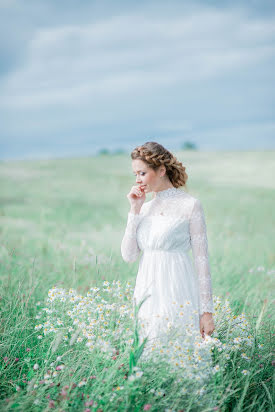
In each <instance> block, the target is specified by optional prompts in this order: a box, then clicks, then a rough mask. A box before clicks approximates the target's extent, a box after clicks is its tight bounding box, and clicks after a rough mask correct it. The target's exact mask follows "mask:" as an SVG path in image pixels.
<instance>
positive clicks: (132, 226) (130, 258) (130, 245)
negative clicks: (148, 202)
mask: <svg viewBox="0 0 275 412" xmlns="http://www.w3.org/2000/svg"><path fill="white" fill-rule="evenodd" d="M141 217H142V216H141V215H140V214H137V215H135V214H134V213H132V212H129V213H128V220H127V225H126V229H125V233H124V236H123V239H122V242H121V248H120V249H121V255H122V258H123V260H124V261H125V262H134V261H135V260H136V259H137V258H138V255H139V253H140V249H139V247H138V244H137V240H136V231H137V225H138V223H139V222H140V219H141Z"/></svg>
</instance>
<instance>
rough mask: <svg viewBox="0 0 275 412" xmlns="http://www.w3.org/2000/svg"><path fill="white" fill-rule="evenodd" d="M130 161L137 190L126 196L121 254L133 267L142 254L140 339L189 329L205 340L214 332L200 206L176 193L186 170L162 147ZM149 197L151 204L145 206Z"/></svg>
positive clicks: (146, 147)
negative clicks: (127, 209) (169, 328)
mask: <svg viewBox="0 0 275 412" xmlns="http://www.w3.org/2000/svg"><path fill="white" fill-rule="evenodd" d="M131 158H132V168H133V172H134V174H135V176H136V183H137V185H135V186H133V187H132V188H131V190H130V192H129V193H128V195H127V198H128V200H129V202H130V205H131V209H130V212H129V213H128V220H127V225H126V230H125V234H124V237H123V239H122V242H121V254H122V257H123V259H124V261H126V262H134V261H135V260H136V259H137V258H138V256H139V254H140V252H141V251H142V252H143V253H142V256H141V259H140V262H139V269H138V274H137V278H136V284H135V289H134V303H135V304H139V303H141V302H142V301H143V302H142V304H141V306H140V309H139V312H138V318H139V319H140V321H141V325H142V326H143V329H142V331H141V335H143V336H144V337H146V336H147V337H148V339H149V340H150V339H152V340H153V339H155V338H160V337H161V336H165V333H166V332H165V330H166V329H165V328H166V327H167V324H169V325H170V326H171V324H174V325H177V328H182V329H184V328H187V327H188V325H191V326H192V327H193V330H196V331H197V332H198V333H200V334H201V336H202V338H203V339H205V335H211V334H212V332H213V331H214V329H215V327H214V322H213V317H212V313H213V299H212V285H211V274H210V267H209V261H208V242H207V234H206V225H205V218H204V212H203V208H202V205H201V202H200V201H199V199H196V198H195V197H193V196H191V195H190V194H189V193H187V192H186V191H183V190H182V189H180V187H181V186H185V184H186V180H187V178H188V175H187V174H186V173H185V167H184V166H183V165H182V163H181V162H179V161H178V160H177V159H176V157H175V156H173V154H172V153H170V152H169V151H168V150H167V149H165V148H164V147H163V146H162V145H160V144H158V143H156V142H147V143H145V144H143V145H142V146H139V147H137V148H135V149H134V150H133V151H132V153H131ZM150 192H153V195H154V196H153V199H152V200H150V201H148V202H146V203H145V199H146V193H150ZM189 250H192V254H193V261H192V259H191V258H190V256H189V254H188V252H189ZM169 325H168V326H169ZM185 330H186V329H185Z"/></svg>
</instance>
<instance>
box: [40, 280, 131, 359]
mask: <svg viewBox="0 0 275 412" xmlns="http://www.w3.org/2000/svg"><path fill="white" fill-rule="evenodd" d="M100 290H101V293H99V291H100ZM132 293H133V289H132V287H131V285H130V283H129V282H127V284H126V288H125V289H124V290H122V288H121V284H120V281H119V280H118V281H113V283H112V285H110V283H109V282H108V281H104V282H103V287H102V289H100V288H98V287H92V288H90V291H89V292H88V293H87V295H86V296H83V295H81V294H78V293H77V291H76V290H74V289H69V291H67V290H65V289H63V288H58V287H56V286H55V287H53V288H51V289H50V290H49V292H48V298H47V302H46V306H45V307H43V308H42V309H41V310H40V312H39V313H38V315H37V317H36V318H37V319H40V318H41V319H43V321H42V322H41V323H39V324H37V325H36V326H35V330H38V331H40V330H41V331H42V332H43V335H44V337H45V336H46V335H49V334H52V335H58V336H59V339H57V342H58V344H59V343H60V340H62V341H63V342H64V343H66V344H67V345H70V346H71V345H74V344H81V343H82V344H84V343H85V345H86V346H87V348H88V349H89V351H93V350H100V351H101V352H102V354H103V356H104V355H105V357H106V358H109V357H110V355H113V354H114V352H115V351H116V350H117V348H118V347H119V346H121V344H122V343H123V346H126V347H127V346H130V345H131V344H132V342H133V339H132V327H131V326H132V319H133V316H134V314H133V311H132V305H131V303H130V302H131V296H132ZM106 299H108V300H106ZM43 312H44V313H43ZM43 335H42V334H41V332H40V334H39V335H38V339H42V338H43Z"/></svg>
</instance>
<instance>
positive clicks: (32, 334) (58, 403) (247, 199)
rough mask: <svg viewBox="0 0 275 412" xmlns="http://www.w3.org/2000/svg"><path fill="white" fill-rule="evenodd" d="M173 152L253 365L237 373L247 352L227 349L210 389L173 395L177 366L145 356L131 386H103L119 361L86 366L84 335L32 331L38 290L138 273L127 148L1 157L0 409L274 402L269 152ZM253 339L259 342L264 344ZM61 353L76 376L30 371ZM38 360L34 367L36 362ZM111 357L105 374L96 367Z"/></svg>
mask: <svg viewBox="0 0 275 412" xmlns="http://www.w3.org/2000/svg"><path fill="white" fill-rule="evenodd" d="M175 155H176V156H177V157H178V159H179V160H181V161H182V163H183V164H184V165H185V166H186V172H187V174H188V176H189V179H188V182H187V189H186V190H187V191H188V192H189V193H190V194H191V195H193V196H195V197H198V198H199V199H200V200H201V202H202V204H203V207H204V211H205V217H206V223H207V234H208V247H209V259H210V267H211V272H212V283H213V293H214V295H215V296H219V297H221V299H226V298H227V299H228V300H229V301H230V305H231V307H232V309H233V311H234V313H235V314H236V316H237V315H239V314H241V313H244V314H245V315H246V316H247V319H248V320H249V322H251V328H252V329H251V334H252V335H253V337H254V338H255V345H254V346H253V347H252V349H251V354H250V356H251V362H246V369H247V370H250V373H249V375H247V376H241V375H240V374H238V368H241V369H242V368H244V367H243V366H242V364H241V363H240V362H245V361H243V360H238V359H239V358H238V357H237V355H236V356H235V355H234V356H235V358H234V362H233V361H232V364H231V367H229V368H227V369H226V371H225V372H224V373H220V374H219V376H218V377H217V375H216V376H215V379H212V381H211V385H210V386H209V388H210V387H211V390H208V391H207V392H206V394H205V395H204V396H203V395H202V396H201V400H200V403H196V402H197V399H196V394H195V393H194V394H192V393H190V392H188V394H183V395H178V393H179V392H178V390H177V389H176V387H175V382H174V381H173V379H174V378H173V375H172V374H171V376H170V377H169V376H167V373H166V371H165V367H164V366H163V368H161V363H160V367H159V370H158V372H157V373H156V372H155V369H154V367H153V366H152V365H148V368H147V369H146V368H145V367H144V368H143V369H142V370H143V372H144V373H143V376H142V377H141V378H140V379H137V380H136V381H135V383H133V382H132V383H131V385H132V386H131V385H130V383H129V386H127V385H126V380H125V379H124V380H122V382H125V384H124V388H123V389H122V390H121V391H119V392H120V393H119V394H118V395H117V396H116V397H111V395H112V393H113V392H114V390H113V389H112V382H114V381H115V382H116V383H115V384H116V385H121V383H119V382H121V380H120V378H121V379H122V377H120V375H119V376H118V375H117V374H119V373H120V369H118V368H117V367H115V366H113V364H111V365H109V363H106V364H105V363H104V362H103V361H102V360H100V356H99V355H97V361H94V362H93V360H89V363H87V364H85V368H84V366H83V362H84V360H85V359H86V360H87V359H88V358H87V356H88V355H85V351H84V349H83V350H82V349H81V348H82V347H80V346H79V347H78V349H74V346H72V347H71V349H70V351H69V353H68V355H67V351H68V349H65V348H63V347H62V345H60V347H59V348H58V350H57V351H56V352H54V353H51V349H52V348H51V341H52V338H51V337H50V336H46V337H45V338H44V339H43V342H42V340H41V341H39V340H37V332H36V331H35V330H34V327H35V325H36V324H37V322H38V321H37V320H36V315H37V313H38V306H39V304H37V302H45V299H46V298H47V296H48V291H49V289H51V288H52V287H53V286H58V287H62V288H64V289H66V290H68V289H69V288H74V289H76V290H77V291H78V293H80V294H86V293H87V291H88V290H89V289H90V288H91V287H95V286H98V285H100V284H102V282H103V281H104V280H107V281H109V282H112V281H113V280H120V281H121V283H122V284H124V283H125V282H126V281H130V282H131V283H132V284H133V283H134V280H135V276H136V273H137V269H138V261H136V262H134V263H132V264H129V263H125V262H124V261H123V260H122V258H121V255H120V243H121V240H122V237H123V234H124V230H125V226H126V221H127V213H128V211H129V208H130V205H129V203H128V199H127V198H126V195H127V193H128V192H129V190H130V188H131V186H132V185H133V184H135V178H134V176H133V173H132V167H131V159H130V156H127V155H101V156H96V157H87V158H76V159H52V160H35V161H34V160H33V161H2V162H0V230H1V231H0V236H1V244H0V259H1V267H0V271H1V288H0V293H1V295H0V309H1V372H0V376H1V382H0V387H1V399H0V409H1V410H34V411H39V410H47V409H55V410H60V411H67V410H72V411H74V410H80V411H84V410H87V411H88V409H89V408H90V410H91V411H92V410H99V411H100V410H102V411H104V412H105V411H108V412H109V411H118V410H121V411H124V410H125V411H126V410H127V411H140V410H144V409H143V408H144V405H151V406H150V410H151V411H171V412H172V411H180V410H183V409H184V410H185V411H187V410H190V411H197V410H202V411H208V410H209V411H210V410H219V411H231V410H234V411H235V410H236V411H257V412H258V411H271V410H273V402H274V401H273V393H272V373H273V368H274V360H273V364H272V339H273V338H274V327H273V326H272V322H273V324H274V316H273V315H272V299H273V295H272V292H273V290H274V274H275V250H274V244H275V239H274V223H275V222H274V221H275V207H274V204H275V190H274V189H275V181H274V176H275V152H274V151H251V152H192V151H185V152H183V151H181V152H177V153H175ZM148 198H149V200H150V199H151V194H149V195H148ZM42 305H43V304H42ZM258 342H262V345H263V349H261V351H260V350H259V348H258ZM27 348H29V349H30V351H29V350H28V351H26V350H27ZM57 355H59V356H63V359H65V358H66V356H67V358H66V362H67V363H66V365H68V364H70V368H71V369H70V370H71V371H73V372H72V373H71V375H72V376H71V375H70V374H69V373H67V374H66V373H63V375H62V376H61V375H60V376H58V377H57V378H56V381H55V380H54V385H51V384H50V383H49V385H48V386H47V385H45V384H39V383H36V382H38V381H40V380H41V379H42V377H43V375H44V374H45V373H46V370H47V367H46V365H48V364H47V362H48V361H50V360H52V359H53V358H50V356H51V357H54V356H55V358H56V356H57ZM128 355H129V352H127V351H126V352H125V353H122V350H121V359H120V360H119V363H120V364H121V363H122V362H124V364H125V365H124V366H125V367H126V372H127V367H129V359H128ZM90 356H91V355H90ZM89 359H90V358H89ZM240 359H241V358H240ZM136 360H137V358H136ZM44 361H46V362H44ZM116 361H118V359H116ZM102 362H103V363H102ZM106 362H107V361H106ZM113 362H114V361H113ZM127 362H128V363H127ZM216 362H217V360H216ZM238 362H239V363H238ZM36 364H37V365H39V368H38V369H34V368H33V366H34V365H36ZM103 366H104V368H103ZM107 368H108V373H107V376H108V379H107V378H104V379H101V378H102V377H103V376H105V375H102V373H103V372H102V370H103V369H104V370H105V369H106V371H107ZM152 373H153V374H154V373H156V375H157V376H159V380H158V384H159V385H161V389H160V387H158V388H157V389H156V387H157V386H156V385H157V384H156V382H155V381H154V380H153V379H150V376H151V374H152ZM105 374H106V373H105ZM90 375H97V377H98V378H97V379H96V380H91V384H92V382H93V386H89V385H87V384H85V385H83V387H81V385H80V386H76V388H75V389H74V390H70V394H67V395H66V397H65V395H64V396H63V397H62V395H60V392H61V389H62V387H64V386H66V385H68V386H69V385H71V384H72V382H76V383H77V380H81V379H83V378H84V377H85V376H90ZM100 377H101V378H100ZM100 379H101V380H100ZM102 380H103V381H105V382H103V383H102ZM30 381H32V388H30V387H28V385H29V382H30ZM94 381H96V383H94ZM55 382H59V383H60V384H59V386H57V385H58V383H56V384H55ZM117 382H118V383H117ZM33 385H37V387H36V386H35V387H33ZM148 388H149V389H150V388H151V389H152V388H153V389H154V390H165V391H166V394H167V396H165V398H163V397H162V398H158V397H157V396H155V395H154V396H153V391H151V392H150V390H148ZM173 388H174V389H173ZM67 390H68V389H66V391H67ZM103 392H104V394H103V395H102V393H103ZM82 393H83V395H82ZM87 395H89V398H88V399H91V397H93V396H94V397H96V399H97V403H94V404H93V405H90V406H89V405H88V404H87V405H85V402H86V403H87ZM119 398H121V399H119ZM203 398H205V399H203ZM110 399H111V400H110ZM95 404H96V407H95ZM148 408H149V406H148ZM215 408H216V409H215ZM145 410H146V409H145Z"/></svg>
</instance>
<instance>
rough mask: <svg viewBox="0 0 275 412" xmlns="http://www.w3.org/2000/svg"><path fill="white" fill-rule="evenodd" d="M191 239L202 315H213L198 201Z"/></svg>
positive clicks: (195, 205)
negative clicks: (206, 313)
mask: <svg viewBox="0 0 275 412" xmlns="http://www.w3.org/2000/svg"><path fill="white" fill-rule="evenodd" d="M190 238H191V247H192V253H193V259H194V264H195V269H196V272H197V275H198V283H199V298H200V315H202V314H203V313H204V312H210V313H213V312H214V310H213V296H212V281H211V272H210V265H209V259H208V241H207V233H206V224H205V217H204V211H203V207H202V204H201V202H200V200H199V199H196V201H195V204H194V207H193V211H192V215H191V218H190Z"/></svg>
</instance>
